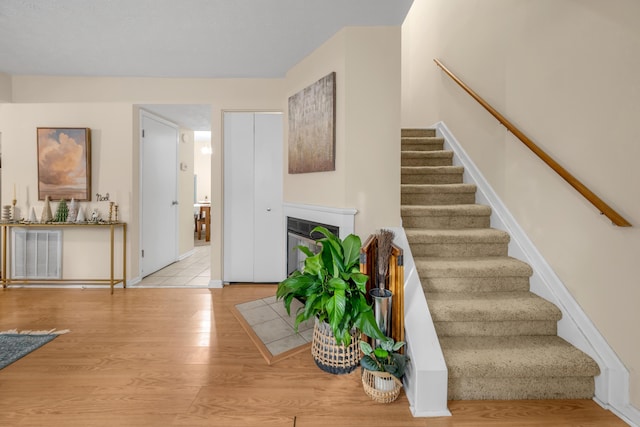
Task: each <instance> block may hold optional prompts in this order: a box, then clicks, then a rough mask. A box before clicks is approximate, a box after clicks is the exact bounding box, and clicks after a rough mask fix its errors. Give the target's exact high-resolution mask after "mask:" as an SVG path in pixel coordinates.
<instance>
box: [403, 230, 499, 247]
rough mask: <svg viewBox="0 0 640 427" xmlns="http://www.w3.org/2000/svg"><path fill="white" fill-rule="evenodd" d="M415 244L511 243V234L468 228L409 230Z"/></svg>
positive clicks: (409, 236) (410, 239)
mask: <svg viewBox="0 0 640 427" xmlns="http://www.w3.org/2000/svg"><path fill="white" fill-rule="evenodd" d="M405 233H406V235H407V239H408V240H409V243H410V244H413V243H489V242H491V243H509V240H510V237H509V233H507V232H506V231H502V230H496V229H495V228H478V229H474V228H467V229H460V230H430V229H407V230H406V231H405Z"/></svg>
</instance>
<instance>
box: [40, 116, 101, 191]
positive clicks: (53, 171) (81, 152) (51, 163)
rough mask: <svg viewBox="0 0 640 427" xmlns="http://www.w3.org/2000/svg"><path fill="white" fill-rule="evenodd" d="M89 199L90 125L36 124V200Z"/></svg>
mask: <svg viewBox="0 0 640 427" xmlns="http://www.w3.org/2000/svg"><path fill="white" fill-rule="evenodd" d="M46 196H49V198H50V199H51V200H60V199H66V200H70V199H72V198H74V199H76V200H91V129H89V128H38V200H44V199H45V197H46Z"/></svg>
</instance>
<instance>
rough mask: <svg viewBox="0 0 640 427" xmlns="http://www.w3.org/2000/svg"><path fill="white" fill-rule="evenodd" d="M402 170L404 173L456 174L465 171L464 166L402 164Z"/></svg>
mask: <svg viewBox="0 0 640 427" xmlns="http://www.w3.org/2000/svg"><path fill="white" fill-rule="evenodd" d="M400 172H401V173H403V174H415V175H417V174H423V175H432V174H445V173H447V174H454V175H458V174H461V173H463V172H464V168H463V167H462V166H402V168H400Z"/></svg>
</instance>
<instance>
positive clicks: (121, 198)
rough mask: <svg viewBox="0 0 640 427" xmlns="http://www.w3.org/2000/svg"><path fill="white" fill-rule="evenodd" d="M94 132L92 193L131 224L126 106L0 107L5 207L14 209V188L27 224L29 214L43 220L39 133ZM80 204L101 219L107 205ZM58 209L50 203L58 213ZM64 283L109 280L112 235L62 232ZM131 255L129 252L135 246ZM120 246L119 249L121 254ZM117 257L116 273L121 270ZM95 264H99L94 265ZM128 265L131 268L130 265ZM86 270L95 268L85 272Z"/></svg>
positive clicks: (128, 115)
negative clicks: (63, 129)
mask: <svg viewBox="0 0 640 427" xmlns="http://www.w3.org/2000/svg"><path fill="white" fill-rule="evenodd" d="M46 126H50V127H88V128H91V160H92V170H91V177H92V179H91V181H92V183H91V193H92V195H95V194H96V193H100V194H103V195H104V194H106V193H109V195H110V200H111V201H113V202H116V203H117V204H118V205H119V212H118V214H119V218H120V219H121V220H122V221H125V222H130V221H131V211H130V207H131V201H132V186H131V183H132V175H131V174H132V170H133V167H132V157H131V143H132V141H131V128H132V115H131V106H130V105H128V104H121V103H112V104H0V130H1V131H2V140H3V146H2V155H3V164H2V166H3V168H2V172H3V178H4V179H3V180H2V204H3V205H6V204H10V203H11V199H12V198H13V185H14V184H15V185H16V196H17V197H16V199H17V205H16V206H17V207H18V208H19V209H20V211H21V216H22V217H24V218H28V216H29V212H30V211H31V208H32V207H34V208H35V210H36V215H37V217H38V218H40V215H41V212H42V208H43V205H44V202H42V201H39V200H38V162H37V153H36V128H37V127H46ZM92 199H93V201H91V202H81V206H82V207H83V209H85V212H86V213H89V214H90V212H91V210H92V209H94V208H96V209H98V211H99V212H100V214H101V216H102V218H106V217H107V216H108V213H109V204H108V202H97V201H95V196H93V197H92ZM56 206H57V203H55V202H52V210H54V212H55V208H56ZM64 239H65V240H64V242H65V244H64V253H65V256H64V264H63V266H62V268H63V272H64V275H65V278H105V277H109V233H108V232H105V230H101V229H100V230H97V229H84V228H83V229H65V230H64ZM127 246H128V250H127V252H128V253H129V254H130V251H131V240H130V239H129V244H128V245H127ZM119 247H120V246H119V245H118V246H116V249H119ZM121 259H122V258H121V256H116V262H117V264H116V271H120V268H121V264H122V263H121V262H120V260H121ZM96 260H98V261H97V262H96ZM129 265H131V264H130V263H129ZM87 266H91V267H90V268H87Z"/></svg>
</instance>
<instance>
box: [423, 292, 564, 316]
mask: <svg viewBox="0 0 640 427" xmlns="http://www.w3.org/2000/svg"><path fill="white" fill-rule="evenodd" d="M426 296H427V303H428V304H429V308H430V311H431V317H432V318H433V320H434V321H436V322H462V321H464V322H499V321H509V320H512V321H513V320H517V321H539V320H543V321H549V320H553V321H555V322H557V321H558V320H560V319H561V318H562V312H561V311H560V310H559V309H558V308H557V307H556V306H555V305H553V304H552V303H550V302H549V301H547V300H545V299H543V298H540V297H539V296H537V295H535V294H533V293H531V292H478V293H471V294H463V293H459V292H457V293H441V292H434V293H428V294H427V295H426Z"/></svg>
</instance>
